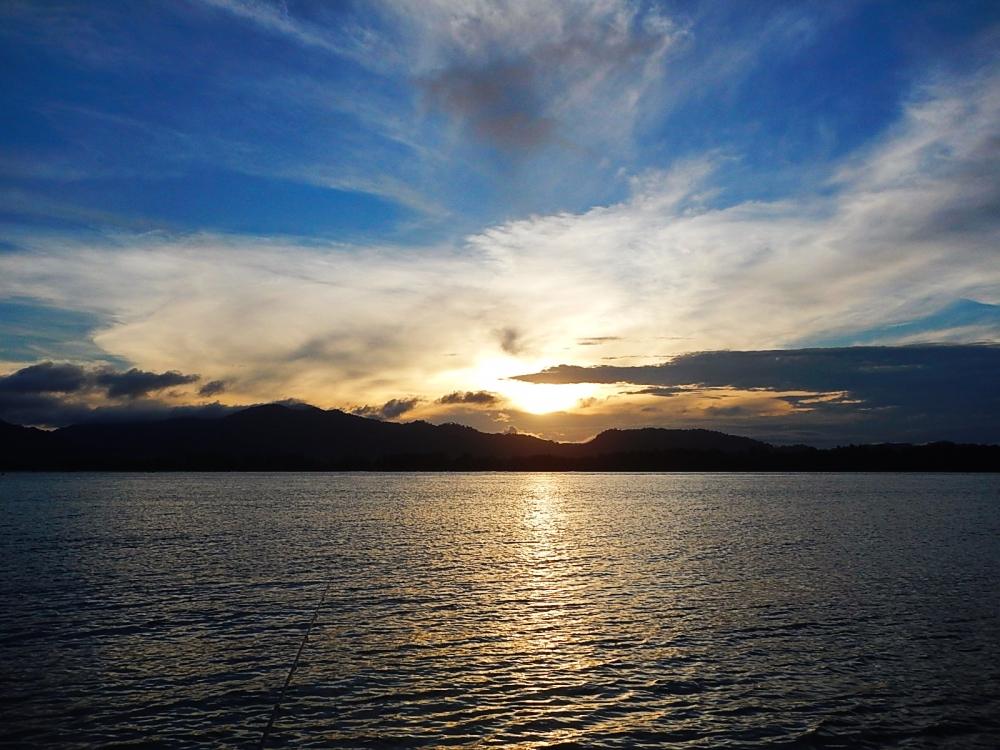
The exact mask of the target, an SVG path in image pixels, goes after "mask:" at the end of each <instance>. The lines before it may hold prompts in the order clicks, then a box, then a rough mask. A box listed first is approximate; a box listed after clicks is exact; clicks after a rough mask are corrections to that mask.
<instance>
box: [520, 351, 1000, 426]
mask: <svg viewBox="0 0 1000 750" xmlns="http://www.w3.org/2000/svg"><path fill="white" fill-rule="evenodd" d="M998 373H1000V346H995V345H989V344H983V345H961V346H958V345H956V346H950V345H926V346H900V347H848V348H833V349H793V350H774V351H711V352H697V353H693V354H685V355H682V356H679V357H676V358H674V359H672V360H671V361H669V362H666V363H664V364H661V365H649V366H638V367H623V366H617V365H600V366H596V367H577V366H572V365H559V366H558V367H552V368H549V369H547V370H543V371H542V372H537V373H531V374H526V375H521V376H518V377H517V378H516V379H518V380H522V381H525V382H528V383H625V384H633V385H637V386H643V387H644V388H643V389H642V391H640V392H644V393H650V394H653V395H659V396H665V397H672V396H676V395H678V394H679V393H682V392H691V391H692V390H697V389H708V388H724V389H725V388H730V389H737V390H756V391H769V392H776V393H781V392H787V391H806V392H809V393H811V394H816V395H821V394H825V395H826V396H827V397H828V399H829V400H825V401H816V400H815V396H813V397H802V396H781V398H783V400H785V401H787V402H788V403H789V404H790V405H792V406H793V407H795V409H796V412H797V413H793V414H792V415H788V416H780V417H754V416H753V415H752V414H741V413H740V411H739V407H728V410H727V408H726V407H722V408H720V409H719V410H718V413H717V414H716V416H717V417H719V418H720V420H722V419H723V418H730V419H729V421H728V422H726V423H725V424H722V422H721V421H720V424H719V429H724V428H732V427H734V426H735V427H741V428H742V429H741V431H742V432H744V433H747V434H753V435H754V436H758V437H764V438H766V439H772V440H779V441H780V440H783V439H784V440H787V439H792V438H795V437H796V436H799V437H802V438H805V439H812V441H813V442H826V443H828V442H838V441H845V440H853V441H857V442H869V441H892V440H899V441H913V442H923V441H930V440H943V439H947V440H959V441H971V442H1000V424H998V417H1000V387H998V386H1000V377H998Z"/></svg>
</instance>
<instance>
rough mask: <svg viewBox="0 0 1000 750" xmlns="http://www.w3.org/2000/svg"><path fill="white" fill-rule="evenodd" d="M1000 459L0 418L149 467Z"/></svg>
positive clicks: (8, 431)
mask: <svg viewBox="0 0 1000 750" xmlns="http://www.w3.org/2000/svg"><path fill="white" fill-rule="evenodd" d="M998 468H1000V447H998V446H956V445H953V444H948V443H942V444H934V445H930V446H912V445H903V446H900V445H891V446H889V445H884V446H877V445H876V446H851V447H846V448H836V449H833V450H826V451H821V450H816V449H814V448H809V447H805V446H795V447H784V448H774V447H773V446H770V445H768V444H767V443H762V442H759V441H756V440H751V439H749V438H744V437H736V436H733V435H726V434H723V433H720V432H712V431H710V430H666V429H652V428H649V429H639V430H608V431H606V432H602V433H601V434H600V435H598V436H597V437H595V438H594V439H593V440H591V441H589V442H586V443H556V442H552V441H549V440H542V439H539V438H536V437H533V436H530V435H516V434H494V433H485V432H479V431H478V430H474V429H472V428H471V427H465V426H463V425H457V424H444V425H432V424H429V423H427V422H419V421H418V422H409V423H405V424H399V423H395V422H381V421H378V420H374V419H368V418H365V417H359V416H356V415H353V414H347V413H345V412H342V411H338V410H336V409H331V410H329V411H325V410H323V409H317V408H315V407H311V406H300V405H294V406H289V405H281V404H269V405H264V406H254V407H250V408H248V409H243V410H241V411H238V412H235V413H233V414H230V415H228V416H225V417H218V418H190V417H188V418H177V419H167V420H161V421H150V422H131V423H114V424H110V423H108V424H81V425H73V426H70V427H65V428H63V429H60V430H55V431H52V432H46V431H43V430H37V429H33V428H28V427H19V426H17V425H11V424H7V423H5V422H0V469H56V470H59V469H109V470H118V469H143V470H146V469H150V470H175V469H176V470H181V469H186V470H196V469H205V470H284V469H289V470H293V469H301V470H312V469H325V470H344V469H361V470H368V469H374V470H383V469H384V470H390V469H407V470H448V469H498V470H506V469H542V470H607V471H615V470H709V471H711V470H844V469H852V470H967V471H984V470H997V469H998Z"/></svg>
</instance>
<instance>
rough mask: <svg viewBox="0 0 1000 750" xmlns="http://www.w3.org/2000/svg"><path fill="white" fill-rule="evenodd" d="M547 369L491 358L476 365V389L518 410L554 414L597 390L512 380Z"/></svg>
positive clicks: (578, 385) (587, 386) (588, 385)
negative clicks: (494, 396) (493, 395)
mask: <svg viewBox="0 0 1000 750" xmlns="http://www.w3.org/2000/svg"><path fill="white" fill-rule="evenodd" d="M543 367H544V365H541V364H539V363H530V362H523V361H521V360H518V359H516V358H514V357H504V358H491V359H488V360H483V361H481V362H480V363H479V364H478V365H477V366H476V368H475V372H474V374H473V377H472V380H473V381H474V383H475V388H476V389H482V390H488V391H493V392H495V393H499V394H500V395H501V396H503V397H504V398H506V399H507V400H508V401H510V403H511V405H512V406H513V407H514V408H515V409H518V410H519V411H524V412H528V413H529V414H551V413H552V412H557V411H566V410H568V409H572V408H574V407H575V406H577V404H579V403H580V400H581V399H585V398H588V397H589V396H591V395H593V393H594V391H595V390H596V387H595V386H594V385H593V384H591V383H571V384H566V385H553V384H548V383H525V382H524V381H521V380H511V377H512V376H514V375H520V374H522V373H526V372H537V371H538V370H541V369H543Z"/></svg>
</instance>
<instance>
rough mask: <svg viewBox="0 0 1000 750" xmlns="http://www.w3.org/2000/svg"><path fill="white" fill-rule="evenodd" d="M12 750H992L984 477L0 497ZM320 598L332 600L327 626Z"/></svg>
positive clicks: (219, 485)
mask: <svg viewBox="0 0 1000 750" xmlns="http://www.w3.org/2000/svg"><path fill="white" fill-rule="evenodd" d="M0 512H2V514H0V540H2V541H0V544H2V548H0V551H2V556H0V560H2V562H0V565H2V569H0V574H2V584H0V586H2V590H0V594H2V598H3V602H4V606H3V608H2V611H0V680H2V682H0V688H2V691H3V704H2V705H3V709H2V711H3V715H2V723H0V742H2V743H3V744H5V745H7V746H24V745H29V746H30V745H45V746H61V747H81V748H82V747H94V746H102V745H105V746H119V747H124V746H129V747H140V746H148V747H190V746H192V745H193V744H195V743H202V744H205V745H214V746H220V747H226V746H230V747H254V746H255V745H256V743H257V742H258V741H259V739H260V736H261V732H262V730H263V728H264V726H265V725H266V723H267V720H268V717H269V715H270V713H271V710H272V706H273V704H274V702H275V700H276V698H277V695H278V689H279V687H280V686H281V684H282V682H283V681H284V680H285V677H286V675H287V673H288V670H289V667H290V665H291V664H292V661H293V658H294V657H295V654H296V651H297V649H298V648H299V645H300V643H301V641H302V636H303V633H304V631H305V628H306V626H307V624H308V623H309V621H310V619H311V618H312V617H313V615H314V614H315V615H316V621H315V626H314V628H313V630H312V632H311V635H310V637H309V639H308V641H307V642H306V644H305V647H304V648H303V651H302V658H301V661H300V663H299V666H298V669H297V670H296V672H295V674H294V676H293V679H292V682H291V685H290V687H289V689H288V691H287V693H286V694H285V698H284V702H283V704H282V708H281V710H280V711H279V712H278V714H277V720H276V723H275V725H274V729H273V732H272V734H271V735H270V737H269V741H268V747H292V746H294V747H310V746H314V747H359V748H360V747H387V748H388V747H440V746H477V747H489V746H505V747H595V748H599V747H622V748H631V747H663V746H676V747H705V748H708V747H802V748H811V747H829V748H834V747H893V746H898V747H906V748H921V747H955V748H968V747H982V748H995V747H997V746H1000V719H998V717H1000V587H998V586H997V581H998V580H1000V477H998V476H984V475H887V474H869V475H847V474H840V475H821V474H820V475H817V474H813V475H805V474H792V475H773V474H758V475H754V474H745V475H739V474H632V475H628V474H532V473H523V474H467V475H456V474H369V475H365V474H361V475H337V474H63V475H28V474H20V475H18V474H15V475H7V476H4V477H0ZM324 591H325V592H326V597H325V600H324V601H323V603H322V606H320V607H319V609H318V611H317V604H318V603H319V601H320V598H321V596H322V595H323V593H324Z"/></svg>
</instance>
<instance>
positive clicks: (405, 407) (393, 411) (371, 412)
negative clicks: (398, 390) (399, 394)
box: [351, 398, 420, 419]
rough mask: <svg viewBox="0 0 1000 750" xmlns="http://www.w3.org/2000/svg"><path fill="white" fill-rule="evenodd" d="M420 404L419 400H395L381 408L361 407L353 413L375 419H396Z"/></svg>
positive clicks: (389, 401)
mask: <svg viewBox="0 0 1000 750" xmlns="http://www.w3.org/2000/svg"><path fill="white" fill-rule="evenodd" d="M419 403H420V399H419V398H393V399H389V400H388V401H386V402H385V403H384V404H382V405H381V406H361V407H358V408H356V409H352V410H351V413H352V414H357V415H358V416H359V417H371V418H373V419H396V418H397V417H401V416H402V415H403V414H405V413H406V412H408V411H413V409H415V408H416V406H417V404H419Z"/></svg>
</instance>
